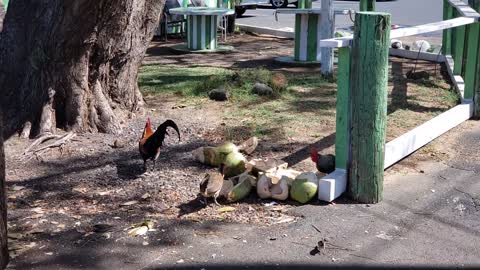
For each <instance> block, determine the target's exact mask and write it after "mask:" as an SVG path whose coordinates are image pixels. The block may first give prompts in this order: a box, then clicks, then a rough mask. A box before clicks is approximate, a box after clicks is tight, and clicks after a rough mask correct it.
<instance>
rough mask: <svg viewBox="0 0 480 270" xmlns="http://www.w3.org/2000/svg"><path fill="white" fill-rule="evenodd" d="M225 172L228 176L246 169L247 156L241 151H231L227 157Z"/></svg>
mask: <svg viewBox="0 0 480 270" xmlns="http://www.w3.org/2000/svg"><path fill="white" fill-rule="evenodd" d="M223 163H224V165H225V168H224V174H225V177H226V178H229V177H233V176H236V175H239V174H241V173H243V172H244V171H245V163H246V159H245V157H244V156H243V155H242V154H241V153H239V152H231V153H230V154H228V155H227V156H226V157H225V161H224V162H223Z"/></svg>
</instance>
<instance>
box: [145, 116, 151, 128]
mask: <svg viewBox="0 0 480 270" xmlns="http://www.w3.org/2000/svg"><path fill="white" fill-rule="evenodd" d="M145 128H152V124H151V123H150V117H148V118H147V123H146V124H145Z"/></svg>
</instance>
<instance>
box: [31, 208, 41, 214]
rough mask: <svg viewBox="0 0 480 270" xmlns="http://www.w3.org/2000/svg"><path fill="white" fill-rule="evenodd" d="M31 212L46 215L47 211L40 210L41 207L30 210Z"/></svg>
mask: <svg viewBox="0 0 480 270" xmlns="http://www.w3.org/2000/svg"><path fill="white" fill-rule="evenodd" d="M30 211H32V212H35V213H37V214H44V213H45V211H43V209H42V208H40V207H35V208H32V209H30Z"/></svg>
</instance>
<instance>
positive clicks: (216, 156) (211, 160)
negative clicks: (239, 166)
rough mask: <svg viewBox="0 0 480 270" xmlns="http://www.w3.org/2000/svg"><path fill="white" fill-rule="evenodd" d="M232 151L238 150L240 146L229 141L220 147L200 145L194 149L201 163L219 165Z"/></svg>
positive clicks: (195, 155)
mask: <svg viewBox="0 0 480 270" xmlns="http://www.w3.org/2000/svg"><path fill="white" fill-rule="evenodd" d="M232 152H238V147H237V146H236V145H235V144H233V143H231V142H227V143H224V144H222V145H220V146H218V147H211V146H206V147H200V148H198V149H195V150H193V152H192V154H193V156H194V157H195V159H196V160H198V161H200V162H201V163H203V164H206V165H210V166H215V167H218V166H220V164H222V163H223V162H224V161H225V159H226V157H227V155H228V154H230V153H232Z"/></svg>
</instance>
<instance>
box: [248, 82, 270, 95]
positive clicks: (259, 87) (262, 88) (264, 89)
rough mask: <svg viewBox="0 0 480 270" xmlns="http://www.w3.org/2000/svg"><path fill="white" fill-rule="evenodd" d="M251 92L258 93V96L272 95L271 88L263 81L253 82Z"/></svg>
mask: <svg viewBox="0 0 480 270" xmlns="http://www.w3.org/2000/svg"><path fill="white" fill-rule="evenodd" d="M252 91H253V93H255V94H257V95H259V96H271V95H273V89H272V88H271V87H270V86H268V85H266V84H264V83H258V82H257V83H255V85H254V86H253V90H252Z"/></svg>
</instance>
